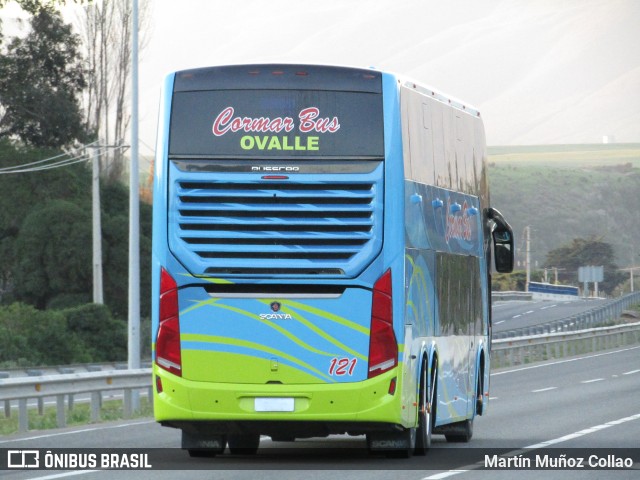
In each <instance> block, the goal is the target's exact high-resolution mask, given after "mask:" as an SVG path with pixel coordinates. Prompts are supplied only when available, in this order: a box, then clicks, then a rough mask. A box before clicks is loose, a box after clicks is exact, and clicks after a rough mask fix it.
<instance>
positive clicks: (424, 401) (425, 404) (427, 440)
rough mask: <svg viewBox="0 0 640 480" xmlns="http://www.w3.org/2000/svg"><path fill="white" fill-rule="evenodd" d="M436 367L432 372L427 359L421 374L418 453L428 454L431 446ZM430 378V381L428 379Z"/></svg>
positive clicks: (416, 452)
mask: <svg viewBox="0 0 640 480" xmlns="http://www.w3.org/2000/svg"><path fill="white" fill-rule="evenodd" d="M436 373H437V372H436V367H435V365H434V366H433V368H431V373H429V369H428V368H427V362H426V361H425V362H424V364H423V367H422V373H421V374H420V398H419V400H418V429H417V432H416V449H415V452H414V453H415V454H416V455H420V456H422V455H426V454H427V451H428V450H429V448H430V447H431V437H432V434H433V424H434V419H435V403H434V399H435V398H436V397H435V393H436V378H437V376H436ZM427 378H429V381H427Z"/></svg>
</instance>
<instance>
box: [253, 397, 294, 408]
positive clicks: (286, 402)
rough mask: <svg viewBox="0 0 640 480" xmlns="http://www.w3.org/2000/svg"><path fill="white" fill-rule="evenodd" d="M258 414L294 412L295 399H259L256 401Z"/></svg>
mask: <svg viewBox="0 0 640 480" xmlns="http://www.w3.org/2000/svg"><path fill="white" fill-rule="evenodd" d="M255 409H256V412H293V410H294V401H293V398H273V397H258V398H256V399H255Z"/></svg>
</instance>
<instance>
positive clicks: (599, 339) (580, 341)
mask: <svg viewBox="0 0 640 480" xmlns="http://www.w3.org/2000/svg"><path fill="white" fill-rule="evenodd" d="M637 343H640V322H636V323H627V324H624V325H616V326H612V327H599V328H590V329H586V330H577V331H572V332H558V333H548V334H542V335H531V336H523V337H517V338H505V339H502V340H493V341H492V342H491V365H492V367H497V368H500V367H509V366H514V365H522V364H526V363H533V362H540V361H545V360H551V359H554V358H562V357H565V356H571V355H579V354H583V353H589V352H596V351H598V350H606V349H608V348H616V347H621V346H625V345H632V344H637Z"/></svg>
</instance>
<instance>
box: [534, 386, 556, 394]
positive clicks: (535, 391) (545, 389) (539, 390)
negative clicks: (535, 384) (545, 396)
mask: <svg viewBox="0 0 640 480" xmlns="http://www.w3.org/2000/svg"><path fill="white" fill-rule="evenodd" d="M557 388H558V387H547V388H539V389H537V390H531V393H540V392H548V391H549V390H556V389H557Z"/></svg>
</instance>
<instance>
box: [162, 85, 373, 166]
mask: <svg viewBox="0 0 640 480" xmlns="http://www.w3.org/2000/svg"><path fill="white" fill-rule="evenodd" d="M383 138H384V134H383V121H382V95H381V94H379V93H371V92H348V91H324V90H246V89H242V90H204V91H202V90H200V91H181V92H175V93H174V97H173V104H172V107H171V126H170V139H169V155H170V156H172V157H207V158H209V157H210V158H242V157H248V158H256V157H260V158H265V157H267V158H283V157H284V158H295V157H314V158H318V157H331V158H382V157H383V156H384V140H383Z"/></svg>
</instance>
